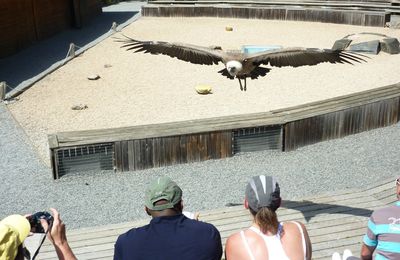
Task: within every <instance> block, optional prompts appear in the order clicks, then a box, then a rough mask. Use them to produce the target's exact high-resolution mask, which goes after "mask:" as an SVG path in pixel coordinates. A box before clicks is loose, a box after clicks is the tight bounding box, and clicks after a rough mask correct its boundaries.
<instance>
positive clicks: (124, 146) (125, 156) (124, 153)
mask: <svg viewBox="0 0 400 260" xmlns="http://www.w3.org/2000/svg"><path fill="white" fill-rule="evenodd" d="M120 144H121V166H122V171H123V172H125V171H129V153H128V141H121V142H120Z"/></svg>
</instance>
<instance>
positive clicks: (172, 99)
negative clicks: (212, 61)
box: [8, 18, 400, 162]
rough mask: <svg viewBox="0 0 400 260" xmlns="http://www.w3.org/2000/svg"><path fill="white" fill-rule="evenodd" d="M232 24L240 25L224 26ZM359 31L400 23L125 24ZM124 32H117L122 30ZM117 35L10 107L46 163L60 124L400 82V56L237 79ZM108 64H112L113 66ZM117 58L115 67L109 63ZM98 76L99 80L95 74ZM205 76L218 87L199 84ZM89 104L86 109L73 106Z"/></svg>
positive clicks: (189, 31)
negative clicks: (130, 44)
mask: <svg viewBox="0 0 400 260" xmlns="http://www.w3.org/2000/svg"><path fill="white" fill-rule="evenodd" d="M226 26H232V27H233V31H232V32H228V31H225V27H226ZM360 32H375V33H383V34H386V35H388V36H392V37H397V38H400V30H391V29H388V28H376V27H360V26H349V25H336V24H323V23H306V22H292V21H269V20H244V19H221V18H219V19H218V18H141V19H139V20H138V21H136V22H134V23H133V24H131V25H130V26H128V27H126V28H125V29H124V30H123V33H124V34H126V35H128V36H130V37H133V38H136V39H139V40H161V41H175V42H185V43H192V44H197V45H204V46H210V45H220V46H222V47H223V48H224V49H240V47H241V46H242V45H282V46H283V47H317V48H331V47H332V45H333V43H334V42H335V40H337V39H340V38H342V37H344V36H346V35H348V34H354V33H360ZM117 35H118V34H117ZM120 46H121V44H120V43H117V42H115V41H114V39H112V38H109V39H107V40H105V41H103V42H102V43H100V44H98V45H97V46H95V47H93V48H91V49H89V50H88V51H86V52H85V53H84V54H83V55H80V56H79V57H77V58H75V59H74V60H72V61H71V62H69V63H68V64H66V65H65V66H64V67H62V68H60V69H58V70H57V71H55V72H54V73H52V74H50V75H48V76H47V77H45V78H44V79H43V80H41V81H39V82H38V83H36V84H35V85H34V86H33V87H31V88H30V89H29V90H27V91H26V92H24V93H23V94H22V95H21V96H20V100H19V101H18V102H15V103H13V104H10V105H9V106H8V107H9V109H10V111H11V112H12V114H13V115H14V117H15V118H16V120H17V121H18V122H19V123H20V124H21V126H22V127H23V128H24V129H25V131H26V133H27V134H28V136H29V137H30V139H31V140H32V142H33V144H34V145H35V147H36V148H37V149H38V151H39V153H40V155H41V157H42V158H43V159H44V160H45V161H46V162H48V161H49V160H48V141H47V135H48V134H51V133H55V132H59V131H73V130H88V129H99V128H115V127H122V126H132V125H141V124H152V123H161V122H172V121H179V120H187V119H198V118H206V117H216V116H224V115H231V114H246V113H253V112H262V111H269V110H272V109H277V108H283V107H288V106H294V105H299V104H303V103H308V102H312V101H317V100H323V99H327V98H331V97H335V96H341V95H345V94H349V93H355V92H359V91H363V90H367V89H372V88H377V87H381V86H385V85H389V84H394V83H397V82H399V81H400V76H399V73H398V71H399V68H400V56H399V55H388V54H384V53H381V54H379V55H376V56H375V55H372V56H371V57H372V59H371V60H369V61H368V63H366V64H357V65H356V66H352V65H332V64H320V65H317V66H312V67H309V66H306V67H300V68H273V69H272V70H271V72H270V73H269V74H268V75H267V76H266V77H264V78H260V79H258V80H248V82H247V89H248V90H247V92H242V91H240V89H239V84H238V82H237V80H229V79H227V78H225V77H223V76H221V75H220V74H218V73H217V71H219V70H220V69H222V68H223V65H222V64H219V65H214V66H200V65H194V64H190V63H187V62H183V61H179V60H177V59H171V58H170V57H167V56H161V55H157V56H156V55H149V54H142V53H133V52H127V51H126V50H125V49H121V48H120ZM105 65H107V66H105ZM108 65H111V66H108ZM91 74H98V75H100V77H101V78H100V79H99V80H97V81H89V80H88V79H87V76H89V75H91ZM200 84H206V85H210V86H212V88H213V94H211V95H198V94H197V93H196V92H195V90H194V88H195V86H197V85H200ZM79 104H86V105H87V106H88V108H87V109H85V110H80V111H77V110H72V109H71V107H72V106H74V105H79Z"/></svg>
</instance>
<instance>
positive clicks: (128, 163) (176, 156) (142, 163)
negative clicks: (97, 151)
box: [114, 130, 232, 171]
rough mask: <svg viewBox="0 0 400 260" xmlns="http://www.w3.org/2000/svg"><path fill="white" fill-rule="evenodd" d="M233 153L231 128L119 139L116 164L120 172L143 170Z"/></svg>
mask: <svg viewBox="0 0 400 260" xmlns="http://www.w3.org/2000/svg"><path fill="white" fill-rule="evenodd" d="M230 156H232V132H231V131H230V130H227V131H219V132H211V133H200V134H188V135H182V136H167V137H155V138H147V139H140V140H128V141H118V142H115V145H114V160H115V162H114V165H115V167H116V169H117V170H118V171H134V170H143V169H148V168H153V167H162V166H168V165H174V164H180V163H187V162H199V161H205V160H209V159H219V158H226V157H230Z"/></svg>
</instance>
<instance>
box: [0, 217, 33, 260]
mask: <svg viewBox="0 0 400 260" xmlns="http://www.w3.org/2000/svg"><path fill="white" fill-rule="evenodd" d="M30 229H31V225H30V224H29V221H28V220H27V219H26V217H24V216H21V215H11V216H8V217H6V218H4V219H3V220H2V221H1V222H0V259H1V260H14V259H23V258H24V252H25V250H24V247H23V242H24V240H25V238H26V237H27V236H28V235H29V232H30Z"/></svg>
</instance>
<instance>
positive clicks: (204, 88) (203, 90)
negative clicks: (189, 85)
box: [195, 85, 212, 95]
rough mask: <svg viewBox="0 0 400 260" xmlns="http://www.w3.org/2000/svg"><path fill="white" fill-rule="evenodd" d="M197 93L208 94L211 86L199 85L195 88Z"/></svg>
mask: <svg viewBox="0 0 400 260" xmlns="http://www.w3.org/2000/svg"><path fill="white" fill-rule="evenodd" d="M195 89H196V91H197V93H199V94H203V95H204V94H210V93H211V91H212V88H211V86H207V85H199V86H197V87H196V88H195Z"/></svg>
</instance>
